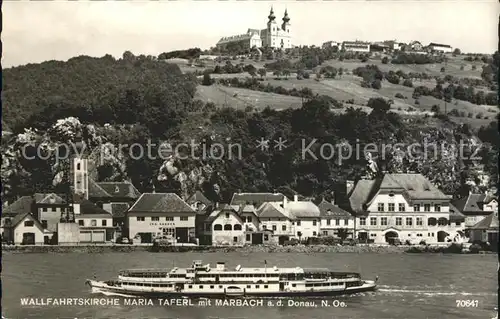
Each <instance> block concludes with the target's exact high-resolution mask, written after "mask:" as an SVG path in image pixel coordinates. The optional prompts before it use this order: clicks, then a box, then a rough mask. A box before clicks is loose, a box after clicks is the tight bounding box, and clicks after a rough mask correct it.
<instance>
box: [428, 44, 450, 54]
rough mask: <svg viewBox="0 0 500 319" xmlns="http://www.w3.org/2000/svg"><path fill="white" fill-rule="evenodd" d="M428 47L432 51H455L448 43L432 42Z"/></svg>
mask: <svg viewBox="0 0 500 319" xmlns="http://www.w3.org/2000/svg"><path fill="white" fill-rule="evenodd" d="M427 48H428V49H429V50H430V51H431V52H442V53H451V52H453V48H452V47H451V46H450V45H447V44H439V43H430V44H429V45H428V46H427Z"/></svg>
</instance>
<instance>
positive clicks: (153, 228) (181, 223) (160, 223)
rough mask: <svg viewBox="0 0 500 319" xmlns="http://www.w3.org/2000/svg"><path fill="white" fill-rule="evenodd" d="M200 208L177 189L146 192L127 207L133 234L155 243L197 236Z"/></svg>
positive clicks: (128, 219) (131, 233) (181, 241)
mask: <svg viewBox="0 0 500 319" xmlns="http://www.w3.org/2000/svg"><path fill="white" fill-rule="evenodd" d="M195 219H196V211H195V210H194V209H193V208H192V207H191V206H190V205H189V204H187V203H186V202H185V201H184V200H182V198H180V197H179V196H178V195H177V194H175V193H144V194H142V195H141V196H140V197H139V199H137V201H136V202H135V203H134V204H133V205H132V207H130V209H129V210H128V211H127V217H126V228H127V231H128V235H129V238H137V239H140V240H141V242H142V243H152V242H153V240H154V239H155V238H167V239H169V240H172V241H174V242H178V243H188V242H193V241H194V240H195Z"/></svg>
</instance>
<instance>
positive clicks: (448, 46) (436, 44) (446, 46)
mask: <svg viewBox="0 0 500 319" xmlns="http://www.w3.org/2000/svg"><path fill="white" fill-rule="evenodd" d="M431 45H432V46H438V47H445V48H451V45H448V44H440V43H434V42H431V43H429V46H431Z"/></svg>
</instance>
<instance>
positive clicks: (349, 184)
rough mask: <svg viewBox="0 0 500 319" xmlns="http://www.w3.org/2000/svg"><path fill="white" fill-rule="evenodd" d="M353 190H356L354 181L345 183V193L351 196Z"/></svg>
mask: <svg viewBox="0 0 500 319" xmlns="http://www.w3.org/2000/svg"><path fill="white" fill-rule="evenodd" d="M353 188H354V181H352V180H347V181H345V192H346V195H347V196H349V194H350V193H351V191H352V189H353Z"/></svg>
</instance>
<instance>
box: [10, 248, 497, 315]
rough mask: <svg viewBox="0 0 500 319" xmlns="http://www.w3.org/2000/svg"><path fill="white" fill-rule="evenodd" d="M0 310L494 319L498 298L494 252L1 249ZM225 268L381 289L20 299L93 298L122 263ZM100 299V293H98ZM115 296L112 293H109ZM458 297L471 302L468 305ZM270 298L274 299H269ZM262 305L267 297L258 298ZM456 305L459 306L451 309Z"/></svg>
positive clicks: (129, 265) (14, 312)
mask: <svg viewBox="0 0 500 319" xmlns="http://www.w3.org/2000/svg"><path fill="white" fill-rule="evenodd" d="M2 259H3V260H2V261H3V263H2V264H3V265H2V266H3V269H2V291H3V293H2V314H3V315H4V316H5V317H6V318H8V319H23V318H78V319H82V318H99V319H101V318H131V319H132V318H133V319H139V318H141V319H142V318H144V319H145V318H148V319H149V318H157V319H160V318H162V319H163V318H179V319H208V318H221V319H222V318H228V319H229V318H232V319H236V318H241V319H243V318H245V319H248V318H259V319H264V318H268V319H278V318H279V319H285V318H286V319H294V318H297V319H299V318H300V319H304V318H310V319H313V318H317V319H324V318H338V319H343V318H356V319H358V318H369V319H372V318H373V319H378V318H380V319H388V318H398V319H399V318H407V319H411V318H418V319H423V318H447V319H448V318H468V319H474V318H478V319H479V318H481V319H484V318H487V319H488V318H492V317H493V316H494V307H496V306H497V303H498V301H497V300H498V290H497V289H498V287H497V283H498V273H497V261H498V256H497V255H441V254H374V253H365V254H357V253H315V254H304V253H303V254H292V253H273V254H269V253H252V254H243V253H227V254H223V253H149V252H134V253H116V252H115V253H102V254H82V253H67V254H51V253H48V254H37V253H28V254H22V253H12V252H6V253H4V254H3V256H2ZM196 259H201V260H203V262H204V263H208V262H210V263H212V264H214V263H215V262H217V261H225V262H226V265H227V266H230V267H235V266H236V265H238V264H241V265H242V266H259V265H260V266H262V265H263V264H264V260H267V265H268V267H272V266H274V265H276V266H278V267H279V266H306V267H328V268H331V269H334V270H338V271H356V272H361V274H362V277H363V278H366V279H374V278H375V276H377V275H378V276H379V282H378V283H379V290H378V291H377V292H374V293H363V294H357V295H353V296H346V297H338V298H336V300H338V301H341V302H344V306H343V307H335V305H337V306H338V305H339V304H338V303H337V302H333V300H335V299H333V298H331V299H329V300H330V306H329V307H325V306H321V301H322V300H325V299H324V298H322V299H319V300H318V305H317V307H314V308H306V307H291V306H288V304H287V301H288V300H284V301H285V305H283V306H268V305H267V304H266V305H264V306H261V307H217V306H215V305H214V306H194V307H193V306H189V307H183V306H164V305H159V304H158V303H156V302H155V303H154V305H153V306H151V305H149V306H148V305H145V306H135V307H133V306H126V305H124V304H123V302H121V303H120V304H119V305H116V306H85V305H83V306H59V307H56V306H42V305H39V306H21V298H27V297H32V298H62V297H72V298H95V297H96V295H92V294H91V293H90V291H89V288H88V287H87V286H85V285H84V282H85V279H87V278H92V277H93V276H94V275H95V276H96V277H97V278H98V279H113V278H114V277H115V276H116V275H117V272H118V270H120V269H123V268H148V267H172V266H173V265H175V266H178V267H185V266H189V265H190V264H191V262H192V261H193V260H196ZM97 297H101V296H97ZM107 298H115V297H107ZM464 300H471V301H472V302H469V307H467V302H465V301H464ZM275 301H276V300H275ZM264 302H266V301H264ZM457 303H459V306H457Z"/></svg>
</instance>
